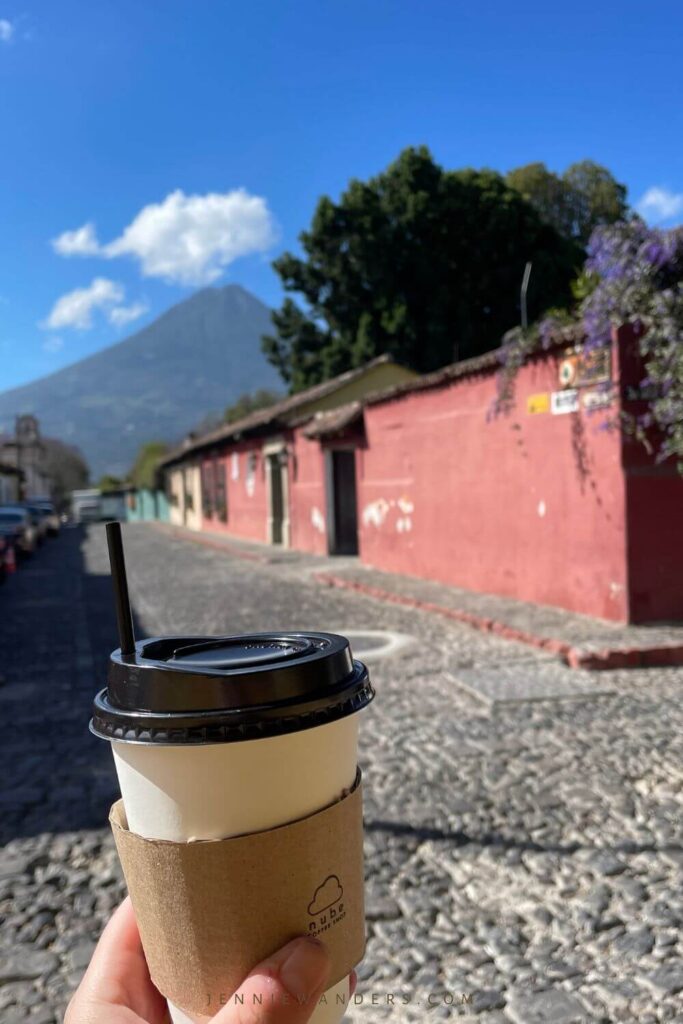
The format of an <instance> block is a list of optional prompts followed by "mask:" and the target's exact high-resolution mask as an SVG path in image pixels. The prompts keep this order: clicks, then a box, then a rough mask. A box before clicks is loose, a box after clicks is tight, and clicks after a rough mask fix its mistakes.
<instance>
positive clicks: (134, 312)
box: [108, 302, 149, 327]
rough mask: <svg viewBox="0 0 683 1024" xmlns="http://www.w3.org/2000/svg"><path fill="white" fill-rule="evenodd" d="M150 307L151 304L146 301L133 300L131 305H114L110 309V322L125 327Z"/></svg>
mask: <svg viewBox="0 0 683 1024" xmlns="http://www.w3.org/2000/svg"><path fill="white" fill-rule="evenodd" d="M148 309H149V306H148V305H147V304H146V303H144V302H132V303H131V304H130V306H114V308H113V309H110V310H109V314H108V315H109V323H111V324H114V325H115V326H116V327H124V326H125V325H126V324H130V323H132V322H133V320H137V319H138V317H141V316H143V315H144V314H145V313H146V312H147V310H148Z"/></svg>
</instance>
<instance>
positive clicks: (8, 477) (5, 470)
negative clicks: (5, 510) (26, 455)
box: [0, 462, 24, 505]
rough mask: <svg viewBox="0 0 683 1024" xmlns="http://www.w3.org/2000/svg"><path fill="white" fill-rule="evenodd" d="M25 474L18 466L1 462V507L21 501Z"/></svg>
mask: <svg viewBox="0 0 683 1024" xmlns="http://www.w3.org/2000/svg"><path fill="white" fill-rule="evenodd" d="M23 479H24V474H23V473H22V471H21V470H20V469H17V467H16V466H10V465H8V464H7V463H6V462H0V505H11V504H12V502H13V501H20V500H21V492H22V486H21V485H22V481H23Z"/></svg>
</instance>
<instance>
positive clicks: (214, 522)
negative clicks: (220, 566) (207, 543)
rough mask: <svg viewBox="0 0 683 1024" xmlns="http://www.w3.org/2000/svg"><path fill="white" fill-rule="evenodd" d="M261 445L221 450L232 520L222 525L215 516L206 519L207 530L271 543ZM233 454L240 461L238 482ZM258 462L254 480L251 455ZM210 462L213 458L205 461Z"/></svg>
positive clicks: (204, 520)
mask: <svg viewBox="0 0 683 1024" xmlns="http://www.w3.org/2000/svg"><path fill="white" fill-rule="evenodd" d="M261 445H262V442H261V441H253V442H248V441H245V442H242V443H241V444H235V445H232V446H231V447H230V448H227V449H225V448H224V449H221V450H220V453H219V456H220V461H221V463H222V464H223V466H224V467H225V470H226V489H227V490H226V493H227V498H228V519H227V522H226V523H223V522H221V521H220V520H219V519H218V518H217V517H216V516H215V515H214V516H211V517H210V518H207V517H206V516H204V517H203V518H202V529H203V530H217V531H220V532H224V533H230V534H234V535H235V536H236V537H243V538H244V539H245V540H257V541H266V540H267V523H268V510H267V500H268V499H267V492H266V478H265V467H264V464H263V456H262V454H261ZM233 453H234V454H236V456H237V460H238V464H237V465H238V474H239V475H238V478H237V479H233ZM250 454H253V455H254V456H255V458H256V468H255V472H254V474H253V479H252V480H250V478H249V475H248V472H247V470H248V460H249V455H250ZM204 461H205V462H210V461H211V457H209V458H207V459H205V460H204Z"/></svg>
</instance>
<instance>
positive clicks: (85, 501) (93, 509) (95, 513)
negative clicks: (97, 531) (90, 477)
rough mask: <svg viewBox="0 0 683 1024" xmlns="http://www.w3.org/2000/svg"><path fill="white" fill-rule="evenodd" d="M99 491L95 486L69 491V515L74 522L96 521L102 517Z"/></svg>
mask: <svg viewBox="0 0 683 1024" xmlns="http://www.w3.org/2000/svg"><path fill="white" fill-rule="evenodd" d="M101 497H102V495H101V493H100V491H99V490H98V489H97V488H89V489H87V490H82V491H72V492H71V515H72V516H73V519H74V521H75V522H76V523H88V522H97V521H99V520H100V519H101V518H102V502H101Z"/></svg>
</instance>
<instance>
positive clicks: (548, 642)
mask: <svg viewBox="0 0 683 1024" xmlns="http://www.w3.org/2000/svg"><path fill="white" fill-rule="evenodd" d="M313 579H314V580H316V582H318V583H321V584H323V585H325V586H328V587H338V588H339V589H341V590H355V591H356V592H357V593H359V594H364V595H365V596H366V597H373V598H375V599H376V600H378V601H386V602H387V603H390V604H401V605H405V606H406V607H408V608H418V609H420V611H423V612H430V613H431V614H433V615H442V616H443V617H444V618H446V619H452V620H454V621H455V622H462V623H464V624H465V625H466V626H471V627H472V628H473V629H478V630H480V631H481V632H484V633H494V634H495V635H496V636H501V637H503V638H504V639H506V640H516V641H517V642H518V643H522V644H528V645H529V646H530V647H536V648H538V649H539V650H542V651H547V652H549V653H550V654H556V655H557V656H558V658H560V660H561V661H563V662H564V663H565V664H566V665H567V666H568V667H569V668H575V669H583V670H584V671H590V672H600V671H605V670H607V669H617V668H663V667H667V666H668V667H671V666H673V665H683V644H673V645H671V646H669V647H662V646H661V645H660V646H658V647H654V646H653V647H605V648H603V649H602V650H598V651H594V650H591V651H587V650H585V649H583V648H581V647H575V646H573V645H572V644H570V643H568V642H567V641H565V640H557V639H554V638H552V637H545V636H540V635H539V634H537V633H529V632H527V631H526V630H523V629H518V628H517V627H516V626H510V625H508V624H507V623H505V622H500V621H498V620H496V619H490V618H486V617H485V616H483V615H475V614H474V613H473V612H467V611H465V610H464V609H462V608H449V607H448V606H447V605H442V604H435V603H433V602H431V601H421V600H420V599H419V598H416V597H408V596H405V595H403V594H396V593H393V592H392V591H390V590H383V589H382V588H381V587H374V586H371V585H370V584H365V583H358V582H357V581H355V580H347V579H344V577H343V576H335V575H334V574H332V573H327V572H319V573H314V574H313Z"/></svg>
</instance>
